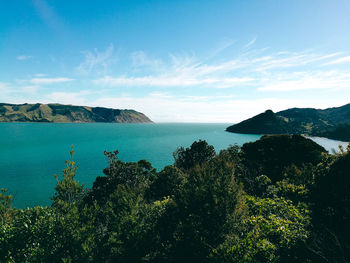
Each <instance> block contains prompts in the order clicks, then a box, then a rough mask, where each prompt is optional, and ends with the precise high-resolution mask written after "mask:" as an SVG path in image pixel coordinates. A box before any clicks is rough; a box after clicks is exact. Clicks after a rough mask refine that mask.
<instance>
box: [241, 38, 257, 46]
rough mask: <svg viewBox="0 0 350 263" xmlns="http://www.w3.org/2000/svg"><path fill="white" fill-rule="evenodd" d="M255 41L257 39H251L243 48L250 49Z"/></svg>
mask: <svg viewBox="0 0 350 263" xmlns="http://www.w3.org/2000/svg"><path fill="white" fill-rule="evenodd" d="M256 40H257V38H256V37H254V38H253V39H252V40H250V41H249V42H248V44H246V45H245V46H244V47H245V48H249V47H251V46H252V45H254V43H255V42H256Z"/></svg>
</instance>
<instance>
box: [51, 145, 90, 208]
mask: <svg viewBox="0 0 350 263" xmlns="http://www.w3.org/2000/svg"><path fill="white" fill-rule="evenodd" d="M73 155H74V148H73V146H72V149H71V151H70V156H71V159H70V160H68V161H66V168H65V169H63V175H62V180H59V178H58V175H55V178H56V180H57V184H56V187H55V190H56V191H55V194H54V196H53V197H52V201H53V202H52V206H54V207H55V206H60V205H62V204H63V203H73V202H75V201H76V200H77V198H79V195H80V194H81V193H82V191H83V188H84V185H80V184H79V182H77V181H75V180H74V178H75V174H76V171H77V168H78V167H77V166H76V165H75V162H74V161H73Z"/></svg>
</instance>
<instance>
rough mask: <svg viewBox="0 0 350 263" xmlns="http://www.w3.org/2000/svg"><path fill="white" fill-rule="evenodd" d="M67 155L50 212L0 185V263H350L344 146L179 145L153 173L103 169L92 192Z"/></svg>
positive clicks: (113, 155) (112, 159) (279, 141)
mask: <svg viewBox="0 0 350 263" xmlns="http://www.w3.org/2000/svg"><path fill="white" fill-rule="evenodd" d="M73 154H74V151H73V149H72V151H71V159H70V160H69V161H67V162H66V168H65V169H64V170H63V175H62V177H60V178H59V177H58V176H55V178H56V180H57V184H56V187H55V190H56V191H55V193H54V196H53V198H52V200H53V202H52V205H51V207H40V206H38V207H33V208H27V209H15V208H12V207H11V202H12V197H11V196H10V195H8V194H7V192H6V190H1V192H0V219H1V221H0V262H135V263H136V262H155V263H160V262H174V263H175V262H204V263H205V262H220V263H221V262H242V263H245V262H334V263H335V262H348V261H349V259H350V252H349V251H350V239H349V235H348V233H350V228H349V226H350V221H349V218H350V212H349V211H350V210H349V207H350V203H349V200H350V196H349V193H350V175H349V170H350V166H349V165H350V153H349V152H347V151H345V150H343V151H341V152H340V153H337V154H332V155H331V154H328V153H326V152H325V151H324V149H323V148H321V147H319V146H317V145H315V144H314V143H312V142H311V141H310V140H308V139H305V138H302V137H299V136H268V137H262V139H261V140H259V141H257V142H255V143H248V144H245V145H243V146H242V147H239V146H237V145H234V146H230V147H228V148H227V149H226V150H222V151H221V152H220V153H219V154H216V153H215V151H214V148H213V147H212V146H210V145H208V144H207V143H206V142H205V141H198V142H194V143H193V144H192V145H191V147H189V148H187V149H184V148H179V149H178V150H177V151H176V152H175V153H174V157H175V162H174V165H169V166H166V167H165V168H164V169H163V170H161V171H159V172H158V171H156V169H154V168H153V167H152V165H151V164H150V163H149V162H147V161H145V160H141V161H138V162H122V161H121V160H119V159H118V151H114V152H105V155H106V157H107V161H108V166H107V168H105V169H104V170H103V173H104V176H99V177H97V178H96V180H95V182H94V184H93V186H92V188H91V189H84V186H83V185H81V184H79V183H78V182H77V181H76V180H75V175H76V171H77V166H76V165H75V163H74V162H73V160H72V158H73Z"/></svg>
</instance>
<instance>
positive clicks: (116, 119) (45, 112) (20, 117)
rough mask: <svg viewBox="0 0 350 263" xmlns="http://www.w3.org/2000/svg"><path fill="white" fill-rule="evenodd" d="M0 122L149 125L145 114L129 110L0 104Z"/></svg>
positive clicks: (37, 104) (40, 104) (54, 104)
mask: <svg viewBox="0 0 350 263" xmlns="http://www.w3.org/2000/svg"><path fill="white" fill-rule="evenodd" d="M0 122H55V123H56V122H58V123H60V122H61V123H74V122H112V123H150V122H152V121H151V120H150V119H149V118H148V117H147V116H146V115H145V114H143V113H141V112H138V111H135V110H129V109H112V108H104V107H89V106H75V105H64V104H58V103H52V104H42V103H36V104H28V103H24V104H10V103H0Z"/></svg>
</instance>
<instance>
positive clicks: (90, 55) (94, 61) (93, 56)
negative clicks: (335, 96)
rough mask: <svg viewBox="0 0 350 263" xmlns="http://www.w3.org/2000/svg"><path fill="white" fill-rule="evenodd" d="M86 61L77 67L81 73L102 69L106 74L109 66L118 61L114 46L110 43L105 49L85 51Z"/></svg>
mask: <svg viewBox="0 0 350 263" xmlns="http://www.w3.org/2000/svg"><path fill="white" fill-rule="evenodd" d="M82 53H83V54H84V56H85V59H84V61H83V62H82V63H81V64H80V65H79V66H78V67H77V68H76V69H77V70H78V72H79V73H81V74H89V73H91V72H92V71H93V70H102V73H104V74H106V72H107V69H108V67H109V66H110V65H111V64H112V63H113V62H115V61H116V58H115V57H114V46H113V44H110V45H109V46H108V47H107V49H106V50H105V51H102V52H100V51H99V50H98V49H95V50H94V51H83V52H82Z"/></svg>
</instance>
